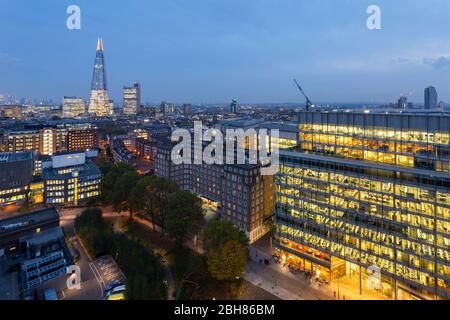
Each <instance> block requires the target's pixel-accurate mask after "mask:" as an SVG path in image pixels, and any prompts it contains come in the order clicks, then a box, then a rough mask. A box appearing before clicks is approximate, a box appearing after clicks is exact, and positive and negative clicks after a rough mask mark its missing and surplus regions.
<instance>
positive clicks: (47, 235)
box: [21, 227, 64, 245]
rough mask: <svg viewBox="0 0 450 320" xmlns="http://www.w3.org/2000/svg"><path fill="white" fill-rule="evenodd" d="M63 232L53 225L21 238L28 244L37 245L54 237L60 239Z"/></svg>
mask: <svg viewBox="0 0 450 320" xmlns="http://www.w3.org/2000/svg"><path fill="white" fill-rule="evenodd" d="M63 237H64V234H63V232H62V230H61V228H60V227H54V228H51V229H47V230H44V231H41V232H36V233H34V234H32V235H28V236H25V237H23V238H21V240H26V241H27V242H28V244H29V245H39V244H43V243H47V242H49V241H52V240H55V239H61V238H63Z"/></svg>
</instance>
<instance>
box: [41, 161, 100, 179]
mask: <svg viewBox="0 0 450 320" xmlns="http://www.w3.org/2000/svg"><path fill="white" fill-rule="evenodd" d="M64 169H66V168H47V169H44V172H43V173H42V176H43V178H44V180H61V179H70V178H72V177H73V173H74V172H75V171H77V172H78V176H79V177H85V176H90V175H100V174H101V171H100V169H99V168H98V167H97V166H96V165H95V164H94V163H93V162H92V161H90V160H87V161H86V163H85V164H83V165H80V166H74V167H73V170H72V171H68V172H66V173H60V171H61V170H63V171H64Z"/></svg>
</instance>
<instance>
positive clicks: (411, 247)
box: [274, 111, 450, 299]
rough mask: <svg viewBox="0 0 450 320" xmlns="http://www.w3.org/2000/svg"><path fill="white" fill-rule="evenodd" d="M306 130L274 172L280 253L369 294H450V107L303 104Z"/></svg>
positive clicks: (282, 155)
mask: <svg viewBox="0 0 450 320" xmlns="http://www.w3.org/2000/svg"><path fill="white" fill-rule="evenodd" d="M299 131H300V134H299V148H298V149H297V150H281V151H280V170H279V173H278V174H277V175H276V179H275V180H276V181H275V183H276V213H275V214H276V226H277V231H276V235H275V241H274V245H275V247H276V248H277V252H278V254H279V255H280V256H281V258H282V259H283V260H285V261H286V262H287V263H291V264H294V265H298V266H299V267H300V268H303V269H305V270H307V271H310V272H312V273H313V274H314V277H318V278H322V279H323V280H326V281H327V282H333V283H334V284H333V285H339V283H342V281H343V280H345V283H346V286H347V288H350V287H353V288H354V289H355V291H356V292H360V293H363V294H364V293H370V294H372V295H377V294H379V297H380V298H381V297H385V298H388V299H439V298H447V299H448V298H450V144H449V143H450V114H439V115H437V114H429V113H420V112H386V111H383V112H377V113H362V112H357V111H355V112H348V113H342V112H301V113H300V114H299ZM374 274H377V275H379V276H376V277H373V275H374ZM371 280H375V283H374V282H371Z"/></svg>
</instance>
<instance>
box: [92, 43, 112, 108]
mask: <svg viewBox="0 0 450 320" xmlns="http://www.w3.org/2000/svg"><path fill="white" fill-rule="evenodd" d="M88 111H89V113H91V114H93V115H96V116H110V115H112V113H113V110H112V108H111V105H110V103H109V96H108V84H107V82H106V70H105V58H104V55H103V41H102V39H101V38H98V41H97V53H96V56H95V64H94V72H93V75H92V84H91V97H90V100H89V109H88Z"/></svg>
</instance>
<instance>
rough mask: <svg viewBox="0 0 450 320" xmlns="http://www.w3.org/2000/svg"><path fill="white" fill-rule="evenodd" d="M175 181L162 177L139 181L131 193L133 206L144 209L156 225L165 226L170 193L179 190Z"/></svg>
mask: <svg viewBox="0 0 450 320" xmlns="http://www.w3.org/2000/svg"><path fill="white" fill-rule="evenodd" d="M178 190H179V188H178V186H177V185H176V183H175V182H173V181H171V180H169V179H166V178H162V177H155V176H150V177H144V178H142V179H141V180H139V181H138V183H137V184H136V186H135V187H134V188H133V190H132V192H131V195H130V202H131V206H132V208H133V209H134V210H135V211H140V210H142V211H143V213H144V215H145V216H147V218H149V220H151V222H152V224H153V229H155V225H159V226H160V227H161V228H163V229H164V228H165V220H166V217H167V211H168V210H167V207H168V201H169V196H170V194H172V193H174V192H176V191H178Z"/></svg>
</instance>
